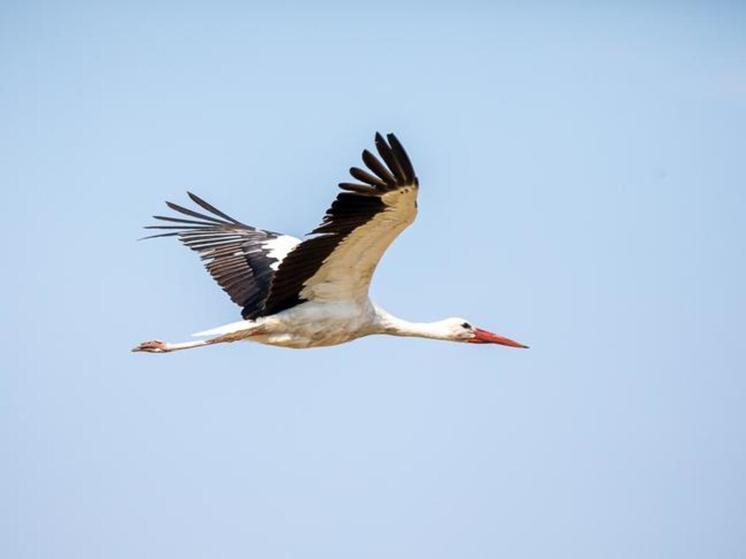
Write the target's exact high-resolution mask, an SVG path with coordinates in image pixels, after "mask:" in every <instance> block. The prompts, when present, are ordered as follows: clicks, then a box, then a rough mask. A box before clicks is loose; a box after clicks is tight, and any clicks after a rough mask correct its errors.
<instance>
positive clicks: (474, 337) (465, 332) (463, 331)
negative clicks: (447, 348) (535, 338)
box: [443, 317, 528, 348]
mask: <svg viewBox="0 0 746 559" xmlns="http://www.w3.org/2000/svg"><path fill="white" fill-rule="evenodd" d="M443 324H444V326H445V327H446V329H447V330H448V333H449V336H448V339H450V340H453V341H454V342H466V343H470V344H500V345H506V346H510V347H522V348H528V346H527V345H524V344H522V343H519V342H516V341H514V340H511V339H510V338H505V337H503V336H498V335H497V334H493V333H492V332H490V331H489V330H483V329H482V328H476V327H475V326H472V324H471V323H470V322H469V321H467V320H465V319H463V318H457V317H454V318H447V319H446V320H444V321H443Z"/></svg>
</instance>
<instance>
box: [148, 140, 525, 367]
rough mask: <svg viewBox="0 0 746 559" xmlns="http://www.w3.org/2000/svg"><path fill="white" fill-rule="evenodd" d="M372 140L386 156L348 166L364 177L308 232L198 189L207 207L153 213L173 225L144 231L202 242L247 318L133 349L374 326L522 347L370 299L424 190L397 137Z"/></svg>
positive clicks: (190, 243)
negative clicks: (188, 338)
mask: <svg viewBox="0 0 746 559" xmlns="http://www.w3.org/2000/svg"><path fill="white" fill-rule="evenodd" d="M375 145H376V150H377V152H378V155H379V156H380V159H378V158H377V157H376V156H375V155H373V154H372V153H371V152H369V151H368V150H365V151H363V154H362V159H363V162H364V163H365V166H366V167H367V169H368V170H363V169H360V168H358V167H352V168H351V169H350V174H351V175H352V177H353V178H355V179H356V180H357V181H359V182H353V183H349V182H345V183H340V184H339V187H340V188H341V189H342V191H343V192H341V193H339V194H338V195H337V198H336V200H335V201H334V202H333V203H332V205H331V207H330V208H329V209H328V210H327V212H326V214H325V216H324V218H323V221H322V223H321V224H320V225H319V226H318V227H317V228H316V229H314V230H313V231H312V232H311V233H310V234H309V235H308V236H307V237H306V238H305V239H303V240H301V239H298V238H295V237H292V236H290V235H283V234H281V233H276V232H273V231H265V230H262V229H257V228H255V227H252V226H250V225H246V224H244V223H242V222H240V221H238V220H236V219H234V218H233V217H231V216H229V215H227V214H226V213H224V212H222V211H220V210H218V209H217V208H215V207H214V206H212V205H211V204H209V203H207V202H206V201H204V200H203V199H201V198H200V197H198V196H196V195H194V194H192V193H188V194H189V197H190V198H191V200H192V201H193V202H194V203H195V204H196V205H197V206H198V207H199V210H200V211H196V210H192V209H188V208H185V207H183V206H180V205H177V204H174V203H171V202H167V203H166V204H167V205H168V207H169V208H171V209H172V210H174V211H175V212H177V213H178V214H181V215H180V216H179V217H174V216H154V217H155V219H157V220H159V221H161V222H166V223H167V224H158V225H151V226H148V227H147V229H155V230H159V231H166V232H161V233H157V234H155V235H152V236H150V237H146V238H154V237H167V236H175V237H177V238H178V239H179V240H180V241H181V242H182V243H184V244H185V245H186V246H187V247H189V248H190V249H192V250H194V251H196V252H197V253H198V254H199V255H200V257H201V259H202V260H203V262H204V264H205V267H206V268H207V270H208V272H209V273H210V275H211V276H212V277H213V278H214V279H215V281H217V283H218V284H219V285H220V286H221V287H222V288H223V290H224V291H225V292H226V293H227V294H228V296H229V297H230V298H231V300H232V301H233V302H234V303H236V304H238V305H239V306H241V308H242V312H241V316H242V318H243V320H241V321H239V322H235V323H231V324H228V325H225V326H221V327H218V328H214V329H211V330H208V331H205V332H201V333H199V334H196V335H197V336H208V337H209V338H208V339H204V340H199V341H195V342H186V343H181V344H170V343H167V342H162V341H159V340H154V341H150V342H144V343H142V344H140V345H139V346H137V347H136V348H135V349H134V350H133V351H145V352H151V353H164V352H169V351H174V350H179V349H187V348H191V347H198V346H204V345H211V344H215V343H221V342H232V341H238V340H251V341H257V342H260V343H266V344H270V345H278V346H284V347H295V348H307V347H319V346H327V345H334V344H339V343H343V342H346V341H349V340H352V339H355V338H358V337H361V336H366V335H370V334H393V335H401V336H419V337H427V338H435V339H446V340H453V341H465V342H472V343H498V344H502V345H510V346H515V347H525V346H523V345H522V344H519V343H517V342H514V341H512V340H510V339H508V338H503V337H501V336H497V335H495V334H492V333H490V332H487V331H486V330H481V329H479V328H474V327H472V326H471V325H470V324H469V323H468V322H466V321H465V320H463V319H461V318H453V319H446V320H444V321H439V322H435V323H411V322H407V321H403V320H401V319H398V318H396V317H394V316H392V315H390V314H389V313H387V312H386V311H384V310H383V309H381V308H380V307H378V306H376V305H374V304H373V303H372V302H371V301H370V300H369V299H368V288H369V285H370V280H371V277H372V276H373V273H374V271H375V269H376V266H377V265H378V262H379V261H380V259H381V256H382V255H383V253H384V252H385V250H386V249H387V248H388V246H389V245H390V244H391V243H392V242H393V241H394V239H395V238H396V237H397V236H398V235H399V234H400V233H401V232H402V231H403V230H404V229H406V228H407V227H408V226H409V224H411V223H412V222H413V221H414V219H415V217H416V215H417V194H418V191H419V181H418V179H417V176H416V174H415V171H414V167H413V166H412V163H411V162H410V160H409V157H408V155H407V153H406V151H405V150H404V148H403V147H402V145H401V144H400V143H399V141H398V140H397V138H396V136H394V135H393V134H388V135H387V137H386V138H385V139H384V137H383V136H381V135H380V134H376V136H375ZM182 216H185V217H182Z"/></svg>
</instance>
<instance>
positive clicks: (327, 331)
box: [253, 302, 373, 348]
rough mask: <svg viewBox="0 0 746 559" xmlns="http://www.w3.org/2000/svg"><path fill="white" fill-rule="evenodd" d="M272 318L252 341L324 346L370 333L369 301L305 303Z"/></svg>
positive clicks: (292, 345)
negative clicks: (358, 302) (260, 333)
mask: <svg viewBox="0 0 746 559" xmlns="http://www.w3.org/2000/svg"><path fill="white" fill-rule="evenodd" d="M273 318H274V320H272V321H271V322H272V324H271V326H270V325H269V324H268V325H267V326H268V328H267V329H266V333H264V334H263V335H261V336H257V337H256V338H253V339H254V340H255V341H258V342H260V343H265V344H268V345H274V346H281V347H290V348H310V347H325V346H331V345H337V344H342V343H345V342H349V341H350V340H354V339H356V338H359V337H361V336H365V335H368V334H370V333H371V325H372V322H373V309H372V307H371V305H370V304H364V305H358V304H350V303H323V304H321V303H313V302H309V303H304V304H302V305H299V306H297V307H294V308H292V309H288V310H287V311H283V312H282V313H279V314H277V315H276V316H275V317H273Z"/></svg>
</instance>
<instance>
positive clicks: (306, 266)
mask: <svg viewBox="0 0 746 559" xmlns="http://www.w3.org/2000/svg"><path fill="white" fill-rule="evenodd" d="M387 140H388V141H387ZM375 144H376V149H377V151H378V154H379V155H380V157H381V160H383V162H382V161H381V160H379V159H378V158H376V156H375V155H373V154H372V153H370V152H369V151H368V150H365V151H363V162H364V163H365V165H366V166H367V167H368V169H369V171H370V172H368V171H364V170H362V169H359V168H357V167H353V168H351V169H350V174H351V175H352V176H353V177H354V178H355V179H357V180H358V181H360V182H359V183H341V184H340V185H339V187H340V188H341V189H342V190H344V192H342V193H340V194H339V195H338V196H337V199H336V200H335V201H334V203H333V204H332V206H331V207H330V208H329V209H328V210H327V212H326V215H325V216H324V219H323V221H322V223H321V225H319V226H318V227H317V228H316V229H314V230H313V231H312V232H311V234H310V235H309V237H308V238H306V239H305V240H304V241H303V242H301V243H300V244H298V245H296V246H295V247H294V248H293V249H292V250H291V251H290V252H289V253H288V254H287V256H286V257H285V258H284V259H283V260H282V262H281V263H280V264H279V266H278V268H277V272H276V273H275V274H274V277H273V279H272V284H271V288H270V291H269V296H268V297H267V300H266V302H265V304H264V309H263V310H262V311H261V314H262V315H270V314H274V313H277V312H280V311H283V310H285V309H288V308H291V307H293V306H295V305H297V304H299V303H302V302H304V301H311V300H317V301H350V300H354V301H363V300H365V298H366V297H367V295H368V287H369V285H370V280H371V277H372V275H373V272H374V271H375V269H376V266H377V265H378V262H379V260H380V259H381V256H382V255H383V253H384V252H385V250H386V249H387V248H388V246H389V245H390V244H391V243H392V242H393V240H394V239H395V238H396V237H397V236H398V235H399V233H401V232H402V231H403V230H404V229H406V227H407V226H408V225H409V224H410V223H412V222H413V221H414V219H415V216H416V215H417V192H418V189H419V184H418V180H417V177H416V175H415V172H414V168H413V167H412V163H411V162H410V161H409V157H408V156H407V153H406V152H405V151H404V148H403V147H402V145H401V144H400V143H399V141H398V140H397V139H396V137H395V136H394V135H393V134H388V135H387V137H386V139H384V138H383V136H381V135H380V134H376V136H375Z"/></svg>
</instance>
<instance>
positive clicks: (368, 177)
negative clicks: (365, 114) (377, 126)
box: [339, 132, 418, 196]
mask: <svg viewBox="0 0 746 559" xmlns="http://www.w3.org/2000/svg"><path fill="white" fill-rule="evenodd" d="M387 140H388V141H387ZM375 144H376V150H377V151H378V155H379V156H380V157H381V159H382V160H383V162H381V160H379V159H378V158H377V157H376V156H375V155H373V154H372V153H371V152H369V151H368V150H367V149H366V150H363V163H365V166H366V167H367V168H368V169H369V171H370V172H368V171H365V170H363V169H360V168H359V167H351V168H350V174H351V175H352V177H353V178H355V179H357V180H359V181H360V183H362V184H360V183H351V182H342V183H339V188H341V189H342V190H347V191H349V192H354V193H355V194H360V195H363V196H380V195H381V194H385V193H386V192H390V191H392V190H396V189H398V188H401V187H403V186H407V185H413V186H415V187H417V186H418V180H417V175H416V174H415V172H414V167H413V166H412V162H411V161H410V160H409V156H408V155H407V152H406V150H405V149H404V146H402V145H401V142H399V140H398V139H397V138H396V136H395V135H394V134H387V135H386V138H385V139H384V137H383V136H382V135H381V133H380V132H376V136H375Z"/></svg>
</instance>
